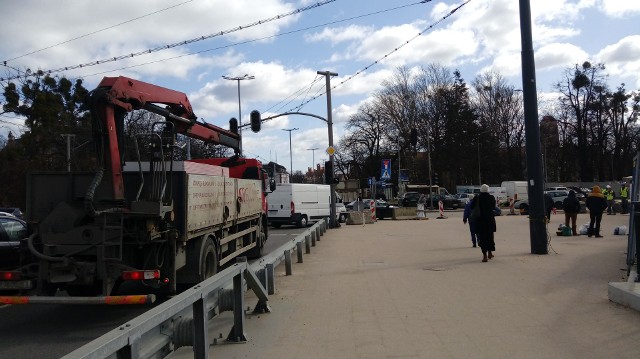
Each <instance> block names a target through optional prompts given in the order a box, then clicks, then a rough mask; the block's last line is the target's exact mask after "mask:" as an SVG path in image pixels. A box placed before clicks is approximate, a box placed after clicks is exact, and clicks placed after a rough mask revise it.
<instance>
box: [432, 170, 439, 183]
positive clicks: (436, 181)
mask: <svg viewBox="0 0 640 359" xmlns="http://www.w3.org/2000/svg"><path fill="white" fill-rule="evenodd" d="M438 183H440V178H438V172H434V173H433V184H438Z"/></svg>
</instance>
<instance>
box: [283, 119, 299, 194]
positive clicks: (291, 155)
mask: <svg viewBox="0 0 640 359" xmlns="http://www.w3.org/2000/svg"><path fill="white" fill-rule="evenodd" d="M296 130H299V128H297V127H294V128H288V129H285V128H283V129H282V131H289V159H290V166H291V167H290V171H291V174H292V175H293V152H292V151H291V131H296ZM289 181H291V180H289Z"/></svg>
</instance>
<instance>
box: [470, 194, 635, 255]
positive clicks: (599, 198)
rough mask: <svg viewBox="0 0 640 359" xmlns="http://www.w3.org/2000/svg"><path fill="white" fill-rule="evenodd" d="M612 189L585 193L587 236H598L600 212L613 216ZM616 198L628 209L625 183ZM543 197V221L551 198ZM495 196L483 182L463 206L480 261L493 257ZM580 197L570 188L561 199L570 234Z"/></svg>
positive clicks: (551, 202) (549, 211)
mask: <svg viewBox="0 0 640 359" xmlns="http://www.w3.org/2000/svg"><path fill="white" fill-rule="evenodd" d="M613 197H614V196H613V191H612V189H611V186H610V185H607V186H606V189H605V190H604V191H603V190H602V188H600V186H597V185H596V186H593V188H592V189H591V193H589V195H588V196H587V199H586V201H585V205H586V207H587V209H588V210H589V219H590V221H589V229H588V230H587V235H588V236H589V237H592V236H595V237H596V238H601V237H602V235H600V222H601V221H602V215H603V214H604V211H605V210H607V212H608V214H614V215H615V208H614V204H615V203H614V200H613ZM620 197H621V199H622V213H623V214H624V213H627V211H628V197H629V190H628V188H627V187H626V184H625V183H623V184H622V187H621V188H620ZM550 199H551V198H550V197H548V196H546V197H545V214H546V216H547V220H550V219H551V209H552V207H553V205H554V204H553V200H551V201H549V200H550ZM495 207H496V199H495V197H494V196H492V195H491V194H489V186H488V185H486V184H483V185H482V186H481V187H480V194H479V195H477V196H474V197H473V198H471V199H470V200H469V202H467V204H466V205H465V207H464V214H463V216H462V222H463V223H465V224H466V223H467V222H468V223H469V231H470V233H471V243H472V245H473V247H474V248H475V247H478V246H479V247H480V249H481V251H482V262H487V261H488V260H489V259H491V258H493V257H494V255H493V252H494V251H495V250H496V244H495V240H494V233H495V232H496V219H495V211H494V209H495ZM580 207H581V205H580V200H579V199H578V197H577V196H576V192H575V191H574V190H570V191H569V195H568V196H567V198H565V199H564V201H563V203H562V208H563V210H564V218H565V226H567V227H569V225H571V227H570V228H571V232H572V234H573V235H574V236H576V235H578V231H577V224H576V222H577V220H578V213H580Z"/></svg>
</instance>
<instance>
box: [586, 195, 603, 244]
mask: <svg viewBox="0 0 640 359" xmlns="http://www.w3.org/2000/svg"><path fill="white" fill-rule="evenodd" d="M586 205H587V209H588V210H589V218H590V221H589V229H588V232H587V235H588V236H589V237H591V236H592V235H595V236H596V237H597V238H601V237H602V236H601V235H600V222H601V221H602V214H603V213H604V210H605V209H606V208H607V201H606V200H605V198H604V195H603V194H602V190H601V189H600V186H593V188H592V189H591V193H589V196H588V197H587V201H586Z"/></svg>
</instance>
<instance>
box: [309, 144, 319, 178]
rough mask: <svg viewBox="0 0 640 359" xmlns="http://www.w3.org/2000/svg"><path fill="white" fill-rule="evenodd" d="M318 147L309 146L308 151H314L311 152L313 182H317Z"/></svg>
mask: <svg viewBox="0 0 640 359" xmlns="http://www.w3.org/2000/svg"><path fill="white" fill-rule="evenodd" d="M317 149H318V147H314V148H307V151H312V152H311V173H313V183H314V184H315V183H316V168H315V165H316V150H317Z"/></svg>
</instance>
